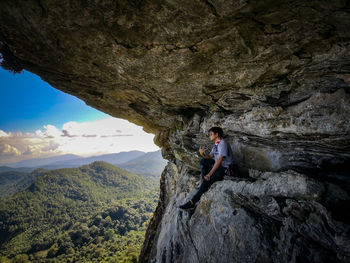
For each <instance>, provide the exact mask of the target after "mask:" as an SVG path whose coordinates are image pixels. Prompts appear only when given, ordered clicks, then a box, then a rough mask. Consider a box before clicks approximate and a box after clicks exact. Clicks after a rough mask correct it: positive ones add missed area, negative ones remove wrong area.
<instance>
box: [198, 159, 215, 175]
mask: <svg viewBox="0 0 350 263" xmlns="http://www.w3.org/2000/svg"><path fill="white" fill-rule="evenodd" d="M214 164H215V161H214V159H205V158H202V159H201V162H200V167H201V177H202V178H203V177H204V176H206V175H207V174H208V173H209V172H210V170H211V168H213V166H214Z"/></svg>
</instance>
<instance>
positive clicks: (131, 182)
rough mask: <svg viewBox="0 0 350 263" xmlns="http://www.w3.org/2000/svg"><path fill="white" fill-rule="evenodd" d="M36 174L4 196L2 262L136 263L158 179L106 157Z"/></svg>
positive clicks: (0, 229)
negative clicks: (10, 193) (24, 184)
mask: <svg viewBox="0 0 350 263" xmlns="http://www.w3.org/2000/svg"><path fill="white" fill-rule="evenodd" d="M37 172H40V173H41V174H40V175H39V176H37V177H36V179H35V180H34V181H33V183H32V184H30V185H29V186H28V187H27V188H25V189H23V190H21V191H19V192H17V193H15V194H12V195H11V196H8V197H4V198H3V199H2V200H1V204H0V255H1V258H0V262H30V261H33V262H137V257H138V255H139V252H140V249H141V245H142V243H143V239H144V234H145V230H146V228H147V225H148V222H149V219H150V218H151V216H152V211H154V209H155V207H156V204H157V201H158V189H159V178H158V179H156V178H153V177H143V176H137V175H135V174H132V173H130V172H127V171H125V170H123V169H120V168H118V167H115V166H113V165H111V164H108V163H106V162H102V161H98V162H94V163H92V164H90V165H85V166H81V167H79V168H63V169H57V170H51V171H45V172H43V170H38V171H37ZM33 173H34V174H35V171H34V172H33ZM33 173H32V174H33ZM33 176H35V175H33Z"/></svg>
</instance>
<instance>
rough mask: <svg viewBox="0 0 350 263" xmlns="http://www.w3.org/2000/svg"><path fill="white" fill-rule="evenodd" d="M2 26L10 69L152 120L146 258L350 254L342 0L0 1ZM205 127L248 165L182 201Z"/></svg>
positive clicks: (349, 53) (348, 102) (348, 63)
mask: <svg viewBox="0 0 350 263" xmlns="http://www.w3.org/2000/svg"><path fill="white" fill-rule="evenodd" d="M0 25H1V26H0V52H1V53H2V56H3V59H4V60H3V62H2V64H3V67H5V68H8V69H10V70H12V71H17V72H19V71H21V69H26V70H29V71H31V72H33V73H36V74H38V75H39V76H40V77H41V78H42V79H43V80H45V81H47V82H48V83H49V84H50V85H52V86H53V87H55V88H57V89H60V90H62V91H64V92H67V93H70V94H72V95H74V96H77V97H79V98H81V99H83V100H84V101H85V102H86V103H87V104H88V105H90V106H92V107H94V108H96V109H99V110H101V111H103V112H106V113H108V114H110V115H112V116H115V117H121V118H125V119H128V120H129V121H132V122H134V123H136V124H138V125H142V126H143V127H144V129H145V131H147V132H152V133H154V134H156V137H155V143H156V144H157V145H159V146H161V147H162V153H163V156H164V157H165V158H167V159H168V160H169V164H168V166H167V167H166V169H165V170H164V172H163V174H162V176H161V189H160V190H161V194H160V200H159V204H158V207H157V209H156V210H155V211H154V216H153V218H152V220H151V223H150V225H149V227H148V230H147V233H146V237H145V243H144V246H143V249H142V252H141V255H140V261H141V262H349V261H350V247H349V244H350V240H349V239H350V238H349V237H350V232H349V231H350V230H349V227H350V226H349V218H350V215H349V211H348V210H349V207H350V203H349V192H350V179H349V170H350V169H349V163H350V162H349V161H350V144H349V142H350V136H349V130H350V121H349V120H350V99H349V96H350V88H349V83H350V45H349V43H350V42H349V40H350V30H349V28H350V5H349V2H348V1H338V0H335V1H292V0H286V1H258V0H254V1H243V0H242V1H239V0H236V1H234V0H232V1H214V0H210V1H189V2H184V1H162V2H159V1H79V2H77V1H0ZM34 95H35V94H34ZM214 125H215V126H216V125H217V126H221V127H222V128H223V129H224V132H225V134H226V139H227V140H228V141H229V142H230V143H231V146H232V148H233V150H234V154H235V164H236V174H237V175H241V176H242V177H243V178H241V179H239V180H238V179H237V180H230V178H226V179H225V180H224V181H223V182H217V183H215V184H214V185H213V186H212V188H211V189H209V191H208V192H207V193H205V194H204V195H203V196H202V198H201V200H200V202H199V203H198V207H197V208H196V210H195V211H194V212H193V213H189V212H185V211H181V210H179V209H178V208H177V207H176V206H177V205H179V204H181V203H183V202H184V201H186V200H187V198H189V196H191V195H192V194H194V192H195V191H196V189H195V185H196V184H198V181H199V180H200V176H199V161H200V157H199V155H198V148H199V146H200V145H205V146H206V147H207V148H208V149H210V146H211V143H210V142H209V140H208V137H207V131H208V129H209V128H210V127H211V126H214ZM231 179H232V178H231Z"/></svg>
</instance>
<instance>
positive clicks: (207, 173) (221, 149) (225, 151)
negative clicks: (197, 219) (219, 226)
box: [179, 127, 233, 209]
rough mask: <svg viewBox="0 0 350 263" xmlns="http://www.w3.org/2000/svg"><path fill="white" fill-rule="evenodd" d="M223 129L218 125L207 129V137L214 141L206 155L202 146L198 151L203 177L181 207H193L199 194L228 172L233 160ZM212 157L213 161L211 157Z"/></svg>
mask: <svg viewBox="0 0 350 263" xmlns="http://www.w3.org/2000/svg"><path fill="white" fill-rule="evenodd" d="M223 135H224V134H223V130H222V129H221V128H220V127H212V128H210V129H209V138H210V140H211V141H214V142H215V144H214V145H213V148H212V150H211V151H210V153H209V154H208V155H207V154H205V153H204V149H203V148H202V146H200V148H199V153H200V155H201V156H202V157H203V158H202V159H201V162H200V167H201V176H202V178H203V181H202V184H201V185H200V187H199V189H198V191H197V193H196V194H195V195H194V196H193V197H192V199H191V200H189V201H188V202H187V203H185V204H183V205H180V206H179V208H181V209H193V208H194V207H195V203H196V202H198V201H199V199H200V197H201V195H202V194H203V193H204V192H206V191H207V190H208V189H209V187H210V186H211V185H212V184H213V183H214V182H216V181H219V180H222V179H223V178H224V175H225V174H229V169H230V165H231V164H232V162H233V159H232V156H233V154H232V149H231V147H230V145H229V144H228V143H227V142H226V141H225V140H224V139H223ZM213 157H214V159H215V161H214V160H213V159H212V158H213Z"/></svg>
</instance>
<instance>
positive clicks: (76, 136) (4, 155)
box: [0, 117, 159, 164]
mask: <svg viewBox="0 0 350 263" xmlns="http://www.w3.org/2000/svg"><path fill="white" fill-rule="evenodd" d="M153 138H154V135H153V134H148V133H146V132H144V131H143V129H142V127H140V126H137V125H135V124H133V123H131V122H129V121H126V120H122V119H116V118H112V117H111V118H107V119H102V120H97V121H91V122H83V123H77V122H74V121H70V122H67V123H65V124H63V126H62V130H59V129H58V128H57V127H55V126H54V125H51V124H48V125H44V126H43V129H42V130H41V129H38V130H36V131H35V132H34V133H30V132H26V133H22V132H8V133H6V132H4V131H2V130H0V163H3V164H4V163H9V162H15V161H20V160H24V159H29V158H40V157H50V156H55V155H61V154H66V153H72V154H78V155H81V156H91V155H98V154H105V153H116V152H121V151H131V150H140V151H145V152H149V151H156V150H158V149H159V147H158V146H156V145H155V144H154V143H153Z"/></svg>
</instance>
